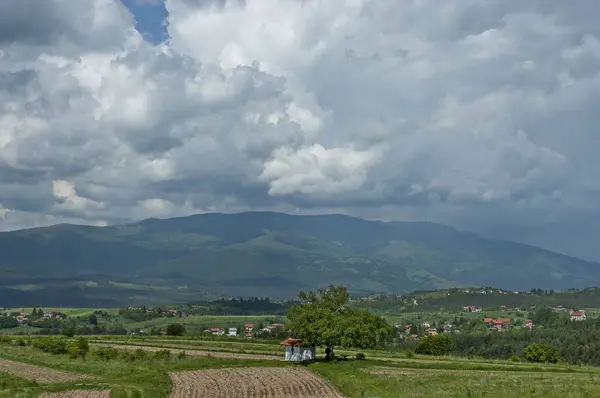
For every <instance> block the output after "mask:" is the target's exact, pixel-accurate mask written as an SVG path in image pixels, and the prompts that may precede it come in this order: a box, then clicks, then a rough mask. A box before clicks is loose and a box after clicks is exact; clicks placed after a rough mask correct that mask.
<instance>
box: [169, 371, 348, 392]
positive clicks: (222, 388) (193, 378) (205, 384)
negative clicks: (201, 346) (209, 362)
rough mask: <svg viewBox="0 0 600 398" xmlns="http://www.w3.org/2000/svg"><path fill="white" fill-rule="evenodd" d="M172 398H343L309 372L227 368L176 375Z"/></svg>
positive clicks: (173, 380)
mask: <svg viewBox="0 0 600 398" xmlns="http://www.w3.org/2000/svg"><path fill="white" fill-rule="evenodd" d="M169 375H170V376H171V380H172V382H173V392H172V393H171V398H188V397H189V398H191V397H211V398H249V397H253V398H258V397H260V398H299V397H302V398H317V397H318V398H324V397H327V398H343V397H344V395H342V394H341V393H339V392H338V391H337V390H335V388H333V387H332V386H331V385H330V384H329V383H328V382H326V381H325V380H323V379H321V378H320V377H318V376H316V375H315V374H313V373H312V372H310V371H309V370H307V369H304V368H299V367H284V368H225V369H209V370H194V371H189V372H173V373H170V374H169Z"/></svg>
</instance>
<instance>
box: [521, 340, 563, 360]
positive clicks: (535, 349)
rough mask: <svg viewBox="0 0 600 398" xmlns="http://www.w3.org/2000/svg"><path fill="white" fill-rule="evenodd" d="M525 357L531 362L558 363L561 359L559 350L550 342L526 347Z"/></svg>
mask: <svg viewBox="0 0 600 398" xmlns="http://www.w3.org/2000/svg"><path fill="white" fill-rule="evenodd" d="M525 359H527V360H528V361H529V362H539V363H545V362H549V363H557V362H558V360H559V359H560V354H559V353H558V350H557V349H556V348H554V347H552V346H551V345H548V344H532V345H530V346H528V347H527V348H525Z"/></svg>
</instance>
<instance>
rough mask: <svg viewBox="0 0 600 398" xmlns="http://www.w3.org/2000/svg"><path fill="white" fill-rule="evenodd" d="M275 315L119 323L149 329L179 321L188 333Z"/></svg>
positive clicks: (130, 327)
mask: <svg viewBox="0 0 600 398" xmlns="http://www.w3.org/2000/svg"><path fill="white" fill-rule="evenodd" d="M279 318H281V317H280V316H276V315H244V316H237V315H226V316H219V315H190V316H187V317H161V318H156V319H151V320H148V321H141V322H134V321H131V320H129V319H126V318H120V319H119V323H120V324H121V325H123V326H124V327H125V328H127V329H142V330H149V329H152V328H166V327H167V325H169V324H170V323H180V324H182V325H184V326H185V328H186V331H187V332H188V333H200V332H202V331H204V329H206V328H227V327H239V326H242V325H244V324H246V323H253V324H257V323H260V322H262V323H263V324H267V319H279Z"/></svg>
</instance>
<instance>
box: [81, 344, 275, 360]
mask: <svg viewBox="0 0 600 398" xmlns="http://www.w3.org/2000/svg"><path fill="white" fill-rule="evenodd" d="M92 346H94V347H112V348H117V349H123V350H137V349H141V350H144V351H151V352H156V351H160V350H169V351H171V352H172V353H178V352H181V351H183V352H185V355H190V356H212V357H215V358H234V359H259V360H267V361H277V360H279V361H283V351H282V352H281V355H280V356H275V355H264V354H244V353H239V354H238V353H235V352H220V351H202V350H180V349H178V348H168V347H149V346H143V345H122V344H92Z"/></svg>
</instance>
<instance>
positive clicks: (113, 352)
mask: <svg viewBox="0 0 600 398" xmlns="http://www.w3.org/2000/svg"><path fill="white" fill-rule="evenodd" d="M92 354H93V355H94V356H95V357H96V358H98V359H102V360H105V361H110V360H111V359H117V358H119V350H117V349H116V348H113V347H98V348H96V349H94V350H93V351H92Z"/></svg>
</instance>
